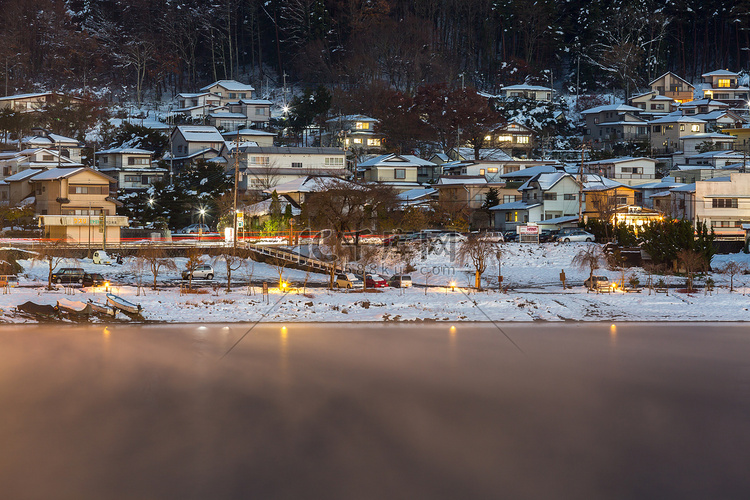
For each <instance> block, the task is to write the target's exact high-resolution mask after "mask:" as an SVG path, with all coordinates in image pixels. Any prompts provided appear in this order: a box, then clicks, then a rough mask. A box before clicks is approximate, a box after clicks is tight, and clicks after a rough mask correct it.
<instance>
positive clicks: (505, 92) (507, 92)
mask: <svg viewBox="0 0 750 500" xmlns="http://www.w3.org/2000/svg"><path fill="white" fill-rule="evenodd" d="M500 95H501V96H502V97H504V98H506V99H508V98H516V99H529V100H532V101H547V102H549V101H551V100H552V89H551V88H549V87H543V86H541V85H527V84H520V85H508V86H506V87H503V88H502V89H500Z"/></svg>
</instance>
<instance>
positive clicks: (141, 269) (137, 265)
mask: <svg viewBox="0 0 750 500" xmlns="http://www.w3.org/2000/svg"><path fill="white" fill-rule="evenodd" d="M128 267H130V269H131V270H132V271H133V273H134V274H135V275H136V277H137V278H138V288H137V290H136V295H140V294H141V290H143V274H144V273H145V272H146V269H147V268H148V261H147V260H146V259H145V258H144V257H143V255H140V254H137V255H136V256H135V258H133V259H132V260H131V261H130V262H129V265H128ZM144 295H145V290H144Z"/></svg>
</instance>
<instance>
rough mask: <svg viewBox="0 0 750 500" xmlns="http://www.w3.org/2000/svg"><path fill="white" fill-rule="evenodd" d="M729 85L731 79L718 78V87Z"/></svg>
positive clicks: (727, 86)
mask: <svg viewBox="0 0 750 500" xmlns="http://www.w3.org/2000/svg"><path fill="white" fill-rule="evenodd" d="M730 86H731V80H730V79H729V78H719V82H718V85H717V87H719V88H724V89H726V88H729V87H730Z"/></svg>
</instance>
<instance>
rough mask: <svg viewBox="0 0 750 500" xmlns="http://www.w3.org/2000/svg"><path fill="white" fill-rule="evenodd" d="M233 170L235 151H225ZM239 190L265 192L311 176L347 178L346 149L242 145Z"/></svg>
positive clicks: (240, 150) (229, 165) (239, 159)
mask: <svg viewBox="0 0 750 500" xmlns="http://www.w3.org/2000/svg"><path fill="white" fill-rule="evenodd" d="M226 151H227V154H228V155H230V156H228V157H227V169H228V171H233V168H234V161H235V156H234V151H233V150H232V149H228V150H226ZM237 159H238V161H239V171H240V179H239V186H238V188H239V189H240V190H250V191H262V190H264V189H270V188H273V187H274V186H277V185H281V184H286V183H289V182H292V181H295V180H296V179H300V178H306V177H309V176H327V177H346V176H347V175H348V174H349V170H348V169H347V168H346V167H347V165H346V151H344V150H343V149H338V148H310V147H257V146H256V147H240V148H239V153H238V156H237Z"/></svg>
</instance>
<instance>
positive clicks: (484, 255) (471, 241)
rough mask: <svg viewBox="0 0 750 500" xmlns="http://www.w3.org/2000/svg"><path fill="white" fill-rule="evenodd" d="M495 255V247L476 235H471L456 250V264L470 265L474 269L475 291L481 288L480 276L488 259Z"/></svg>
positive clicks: (488, 262)
mask: <svg viewBox="0 0 750 500" xmlns="http://www.w3.org/2000/svg"><path fill="white" fill-rule="evenodd" d="M496 254H497V245H496V244H495V243H492V242H490V241H488V240H487V239H484V238H480V237H479V235H477V234H471V235H470V236H469V237H468V238H467V240H466V241H464V242H463V244H462V245H461V248H460V249H459V250H458V253H457V254H456V257H457V258H458V262H459V263H460V264H461V265H465V264H467V263H471V265H472V266H473V267H474V287H475V288H476V289H477V290H480V289H481V288H482V274H483V273H484V272H485V271H486V270H487V267H488V266H489V264H490V259H491V258H492V257H495V255H496Z"/></svg>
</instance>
